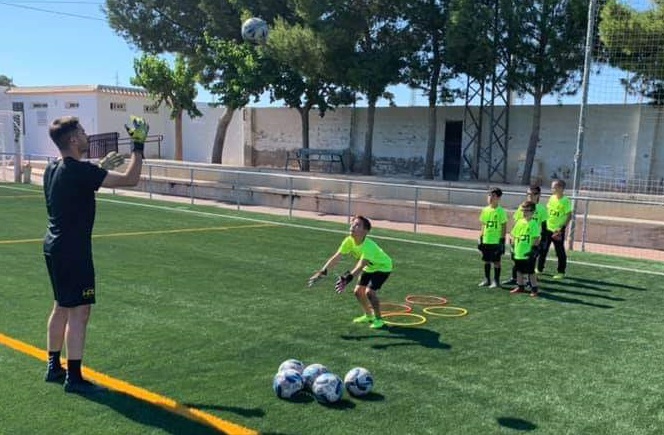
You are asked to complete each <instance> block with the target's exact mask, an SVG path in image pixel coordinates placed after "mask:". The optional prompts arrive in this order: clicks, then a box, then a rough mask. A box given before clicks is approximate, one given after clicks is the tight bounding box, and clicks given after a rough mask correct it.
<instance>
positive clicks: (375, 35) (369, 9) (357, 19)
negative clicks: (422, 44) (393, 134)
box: [324, 0, 412, 175]
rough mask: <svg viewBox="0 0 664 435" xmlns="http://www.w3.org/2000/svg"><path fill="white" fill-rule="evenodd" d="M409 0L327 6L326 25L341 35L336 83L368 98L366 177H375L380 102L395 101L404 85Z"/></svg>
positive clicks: (346, 0)
mask: <svg viewBox="0 0 664 435" xmlns="http://www.w3.org/2000/svg"><path fill="white" fill-rule="evenodd" d="M406 4H407V1H405V0H360V1H357V0H344V1H338V2H328V8H327V9H326V12H325V14H324V17H325V19H324V22H325V23H326V25H327V26H331V27H334V28H336V29H338V30H339V31H340V33H339V41H340V42H339V50H340V52H341V53H343V54H342V55H341V56H339V58H338V59H337V62H336V63H337V67H336V70H335V73H336V74H337V76H336V77H334V80H333V81H334V82H335V83H338V84H341V85H344V86H348V88H349V89H351V90H352V91H355V92H357V93H360V94H363V95H364V96H365V97H366V99H367V106H368V109H367V110H368V111H367V133H366V137H365V141H364V152H363V155H362V164H361V167H362V174H365V175H371V166H372V159H373V134H374V124H375V119H376V103H377V102H378V100H379V99H380V98H385V99H388V100H389V101H390V102H392V100H393V95H392V94H391V93H389V92H387V91H386V90H387V88H388V86H390V85H394V84H398V83H400V82H401V81H402V78H403V76H402V73H403V71H404V69H405V67H406V57H407V56H408V55H409V53H408V50H409V48H411V47H412V45H410V43H409V40H408V36H409V34H408V30H407V28H408V24H407V21H406V17H405V14H404V10H405V5H406Z"/></svg>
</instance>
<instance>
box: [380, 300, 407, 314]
mask: <svg viewBox="0 0 664 435" xmlns="http://www.w3.org/2000/svg"><path fill="white" fill-rule="evenodd" d="M411 311H413V307H411V306H410V305H406V304H397V303H394V302H381V303H380V312H381V313H410V312H411Z"/></svg>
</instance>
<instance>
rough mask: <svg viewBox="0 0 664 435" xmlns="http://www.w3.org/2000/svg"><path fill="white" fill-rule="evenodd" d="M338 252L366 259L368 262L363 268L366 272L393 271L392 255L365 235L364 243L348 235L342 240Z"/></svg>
mask: <svg viewBox="0 0 664 435" xmlns="http://www.w3.org/2000/svg"><path fill="white" fill-rule="evenodd" d="M338 252H339V253H341V254H343V255H347V254H350V255H351V256H352V257H353V258H355V259H356V260H358V261H359V260H366V261H367V262H368V263H367V265H366V266H364V269H362V270H363V271H365V272H369V273H371V272H391V271H392V259H391V258H390V256H389V255H387V254H386V253H385V251H383V250H382V249H381V247H380V246H378V244H377V243H376V242H374V241H373V240H371V239H370V238H368V237H365V238H364V240H363V241H362V243H360V244H359V245H358V244H356V243H355V239H354V238H353V237H352V236H348V237H346V238H345V239H344V240H343V241H342V242H341V245H340V246H339V249H338Z"/></svg>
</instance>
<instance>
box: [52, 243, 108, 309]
mask: <svg viewBox="0 0 664 435" xmlns="http://www.w3.org/2000/svg"><path fill="white" fill-rule="evenodd" d="M44 258H45V259H46V268H47V269H48V275H49V277H50V278H51V285H52V286H53V297H54V298H55V300H56V301H58V305H60V306H61V307H66V308H71V307H77V306H79V305H90V304H94V303H95V269H94V265H93V263H92V254H90V255H82V256H80V257H78V258H76V257H71V256H66V255H52V254H44Z"/></svg>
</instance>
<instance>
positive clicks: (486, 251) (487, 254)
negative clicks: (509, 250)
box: [480, 245, 503, 262]
mask: <svg viewBox="0 0 664 435" xmlns="http://www.w3.org/2000/svg"><path fill="white" fill-rule="evenodd" d="M480 251H482V261H491V262H496V261H500V257H502V255H503V250H502V249H501V246H500V245H482V249H480Z"/></svg>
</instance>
